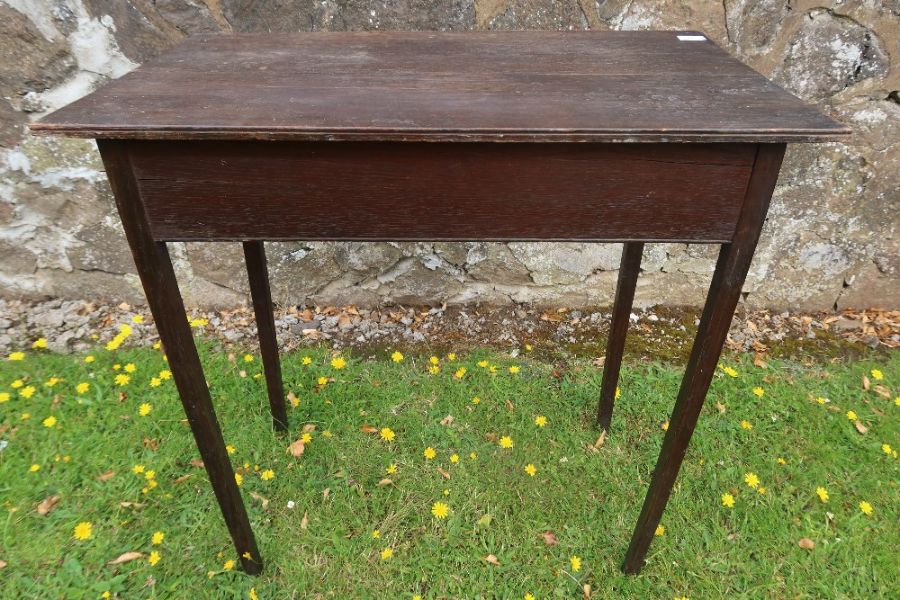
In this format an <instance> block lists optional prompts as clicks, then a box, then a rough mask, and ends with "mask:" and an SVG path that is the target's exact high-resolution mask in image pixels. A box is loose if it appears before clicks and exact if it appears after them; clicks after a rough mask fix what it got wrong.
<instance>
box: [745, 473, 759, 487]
mask: <svg viewBox="0 0 900 600" xmlns="http://www.w3.org/2000/svg"><path fill="white" fill-rule="evenodd" d="M744 483H746V484H747V485H748V486H750V487H752V488H753V489H754V490H755V489H756V488H757V487H759V477H757V476H756V473H752V472H751V473H747V474H746V475H744Z"/></svg>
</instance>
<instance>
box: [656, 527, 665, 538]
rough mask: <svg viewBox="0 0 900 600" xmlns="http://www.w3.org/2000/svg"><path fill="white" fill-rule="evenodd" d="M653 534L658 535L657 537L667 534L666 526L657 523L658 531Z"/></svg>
mask: <svg viewBox="0 0 900 600" xmlns="http://www.w3.org/2000/svg"><path fill="white" fill-rule="evenodd" d="M653 535H655V536H657V537H661V536H664V535H666V528H665V527H663V526H662V525H657V526H656V531H654V532H653Z"/></svg>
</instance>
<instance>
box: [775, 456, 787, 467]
mask: <svg viewBox="0 0 900 600" xmlns="http://www.w3.org/2000/svg"><path fill="white" fill-rule="evenodd" d="M776 462H778V464H779V465H786V464H787V461H786V460H784V459H783V458H781V457H780V456H779V457H778V460H777V461H776Z"/></svg>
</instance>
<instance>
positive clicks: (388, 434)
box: [379, 427, 397, 442]
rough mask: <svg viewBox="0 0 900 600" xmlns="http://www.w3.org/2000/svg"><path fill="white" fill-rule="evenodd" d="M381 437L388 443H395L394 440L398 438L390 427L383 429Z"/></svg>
mask: <svg viewBox="0 0 900 600" xmlns="http://www.w3.org/2000/svg"><path fill="white" fill-rule="evenodd" d="M379 435H381V439H383V440H384V441H386V442H393V441H394V438H395V437H397V434H395V433H394V430H393V429H391V428H390V427H382V428H381V431H380V432H379Z"/></svg>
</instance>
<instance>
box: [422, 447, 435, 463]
mask: <svg viewBox="0 0 900 600" xmlns="http://www.w3.org/2000/svg"><path fill="white" fill-rule="evenodd" d="M422 454H423V455H424V456H425V458H427V459H428V460H431V459H433V458H434V457H435V456H437V451H436V450H435V449H434V448H432V447H431V446H428V447H427V448H425V451H424V452H422Z"/></svg>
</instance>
